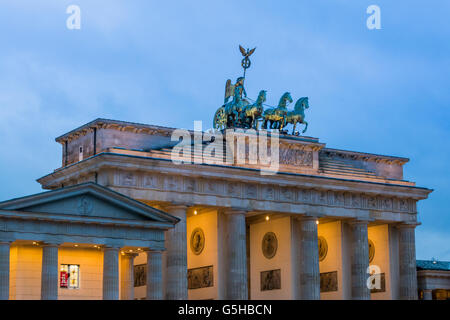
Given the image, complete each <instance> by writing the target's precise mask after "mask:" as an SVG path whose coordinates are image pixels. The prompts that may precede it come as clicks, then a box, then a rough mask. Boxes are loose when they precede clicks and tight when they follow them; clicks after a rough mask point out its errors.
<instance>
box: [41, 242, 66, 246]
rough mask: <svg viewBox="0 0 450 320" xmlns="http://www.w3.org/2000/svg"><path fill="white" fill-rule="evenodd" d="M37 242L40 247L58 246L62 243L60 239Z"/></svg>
mask: <svg viewBox="0 0 450 320" xmlns="http://www.w3.org/2000/svg"><path fill="white" fill-rule="evenodd" d="M38 243H39V245H40V246H42V247H59V246H60V245H62V244H63V242H62V241H40V242H38Z"/></svg>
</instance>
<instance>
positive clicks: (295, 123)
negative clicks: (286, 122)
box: [292, 120, 297, 134]
mask: <svg viewBox="0 0 450 320" xmlns="http://www.w3.org/2000/svg"><path fill="white" fill-rule="evenodd" d="M293 125H294V128H292V134H295V127H296V126H297V121H295V120H294V123H293Z"/></svg>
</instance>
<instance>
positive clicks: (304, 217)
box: [295, 215, 320, 221]
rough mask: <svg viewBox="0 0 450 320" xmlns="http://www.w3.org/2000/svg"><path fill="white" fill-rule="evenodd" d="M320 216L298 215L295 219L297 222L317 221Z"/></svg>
mask: <svg viewBox="0 0 450 320" xmlns="http://www.w3.org/2000/svg"><path fill="white" fill-rule="evenodd" d="M319 218H320V216H318V215H317V216H316V215H299V216H295V219H297V220H299V221H318V220H319Z"/></svg>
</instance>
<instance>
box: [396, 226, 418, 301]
mask: <svg viewBox="0 0 450 320" xmlns="http://www.w3.org/2000/svg"><path fill="white" fill-rule="evenodd" d="M415 227H416V226H415V225H400V226H398V230H399V237H398V239H399V243H398V249H399V250H398V252H399V271H400V292H399V295H400V299H401V300H417V271H416V242H415V230H414V229H415Z"/></svg>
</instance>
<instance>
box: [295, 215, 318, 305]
mask: <svg viewBox="0 0 450 320" xmlns="http://www.w3.org/2000/svg"><path fill="white" fill-rule="evenodd" d="M298 220H299V221H298V228H299V230H298V236H299V239H298V240H299V242H298V247H299V251H298V254H299V261H298V267H299V270H298V271H299V275H298V276H299V280H300V283H299V284H298V285H299V287H298V294H299V298H300V299H302V300H320V270H319V250H318V247H319V245H318V235H317V218H315V217H302V218H299V219H298Z"/></svg>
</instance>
